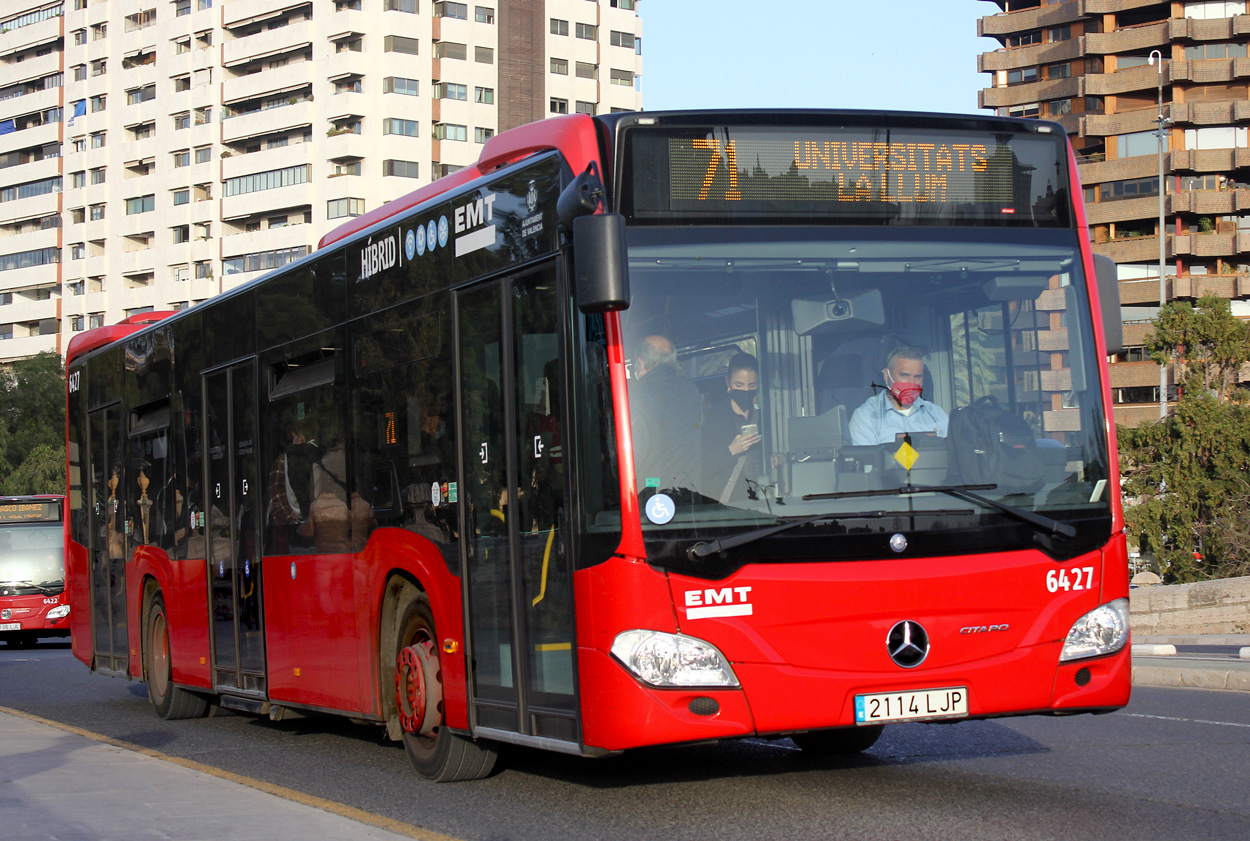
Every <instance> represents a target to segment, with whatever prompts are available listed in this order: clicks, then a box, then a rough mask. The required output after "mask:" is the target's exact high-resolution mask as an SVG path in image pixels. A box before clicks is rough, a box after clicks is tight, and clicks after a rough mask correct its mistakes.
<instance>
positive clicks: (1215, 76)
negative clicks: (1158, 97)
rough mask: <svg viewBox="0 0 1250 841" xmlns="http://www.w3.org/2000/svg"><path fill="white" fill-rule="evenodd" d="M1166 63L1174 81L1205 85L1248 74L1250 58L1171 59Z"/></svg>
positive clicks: (1228, 80)
mask: <svg viewBox="0 0 1250 841" xmlns="http://www.w3.org/2000/svg"><path fill="white" fill-rule="evenodd" d="M1168 64H1169V72H1170V75H1171V78H1172V80H1173V81H1176V82H1193V83H1194V84H1200V85H1205V84H1211V83H1215V82H1231V81H1233V80H1234V79H1244V78H1246V77H1247V76H1250V58H1205V59H1202V60H1201V61H1183V60H1182V61H1171V62H1168Z"/></svg>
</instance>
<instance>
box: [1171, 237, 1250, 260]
mask: <svg viewBox="0 0 1250 841" xmlns="http://www.w3.org/2000/svg"><path fill="white" fill-rule="evenodd" d="M1174 243H1175V250H1176V254H1177V255H1178V256H1179V255H1190V256H1193V257H1231V256H1232V255H1234V254H1236V253H1238V250H1239V249H1238V248H1237V234H1236V233H1225V234H1220V233H1210V234H1203V233H1196V234H1182V235H1180V236H1178V237H1175V238H1174Z"/></svg>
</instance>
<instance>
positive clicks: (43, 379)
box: [0, 351, 65, 494]
mask: <svg viewBox="0 0 1250 841" xmlns="http://www.w3.org/2000/svg"><path fill="white" fill-rule="evenodd" d="M0 492H3V493H6V494H28V493H64V492H65V369H64V366H63V365H62V363H61V357H60V355H59V354H57V353H54V352H51V351H48V352H45V353H39V354H36V355H35V356H31V357H27V358H26V359H19V360H18V361H16V362H14V363H13V365H12V367H11V368H9V369H8V370H6V371H3V372H2V373H0Z"/></svg>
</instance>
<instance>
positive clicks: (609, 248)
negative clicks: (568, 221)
mask: <svg viewBox="0 0 1250 841" xmlns="http://www.w3.org/2000/svg"><path fill="white" fill-rule="evenodd" d="M573 278H574V288H575V290H576V295H577V308H578V309H580V310H581V311H582V312H584V313H587V314H589V313H603V312H615V311H617V310H623V309H626V308H627V307H628V306H629V260H628V256H627V254H626V247H625V217H624V216H622V215H621V214H619V213H598V214H595V215H594V216H579V217H577V218H576V219H574V220H573Z"/></svg>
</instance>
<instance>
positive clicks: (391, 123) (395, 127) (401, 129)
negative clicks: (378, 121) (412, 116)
mask: <svg viewBox="0 0 1250 841" xmlns="http://www.w3.org/2000/svg"><path fill="white" fill-rule="evenodd" d="M382 133H383V134H399V135H403V136H404V137H416V136H417V121H416V120H404V119H401V118H399V117H387V118H386V119H385V120H383V121H382Z"/></svg>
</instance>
